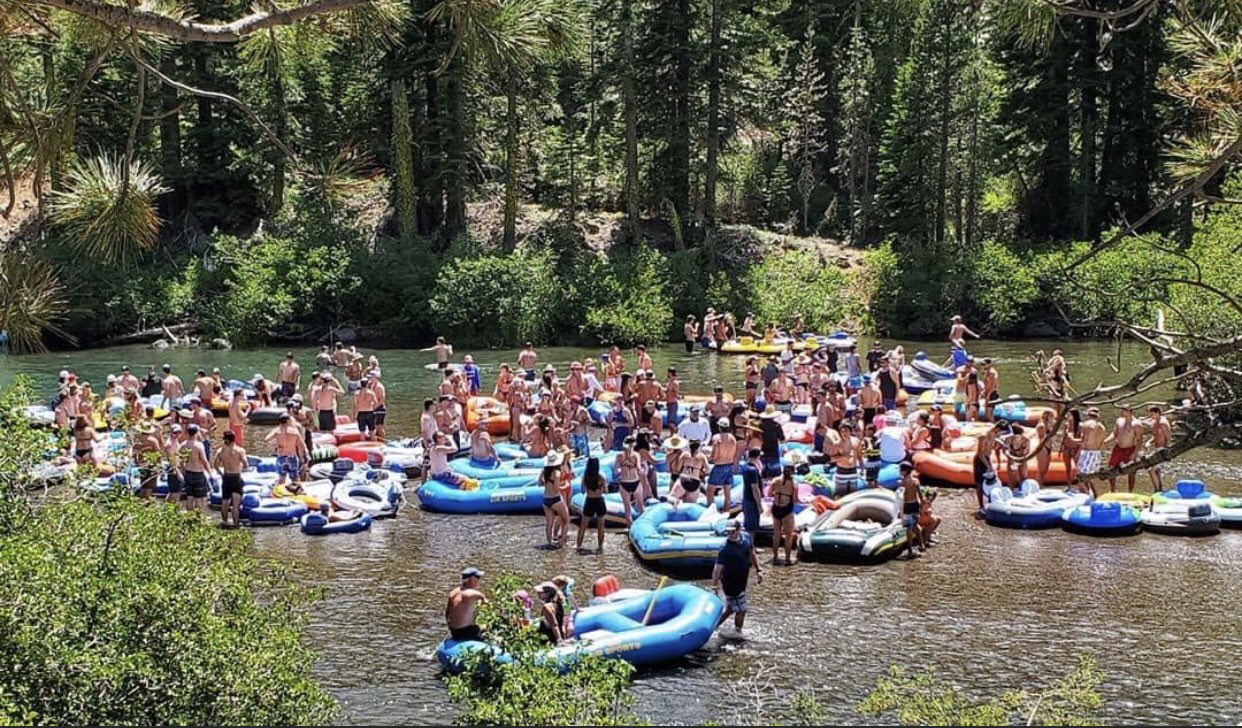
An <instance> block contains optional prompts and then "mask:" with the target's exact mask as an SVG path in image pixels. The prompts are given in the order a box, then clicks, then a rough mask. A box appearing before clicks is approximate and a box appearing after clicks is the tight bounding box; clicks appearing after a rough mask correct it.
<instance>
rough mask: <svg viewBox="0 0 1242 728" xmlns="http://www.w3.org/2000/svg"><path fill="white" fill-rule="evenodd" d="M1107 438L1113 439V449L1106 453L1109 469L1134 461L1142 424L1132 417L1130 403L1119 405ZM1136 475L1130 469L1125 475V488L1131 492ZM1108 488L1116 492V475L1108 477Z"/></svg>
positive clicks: (1141, 439) (1141, 432)
mask: <svg viewBox="0 0 1242 728" xmlns="http://www.w3.org/2000/svg"><path fill="white" fill-rule="evenodd" d="M1108 439H1109V440H1112V441H1113V451H1112V452H1111V453H1109V455H1108V468H1109V470H1112V469H1113V468H1117V467H1121V466H1122V465H1126V464H1128V463H1131V462H1134V453H1135V451H1137V450H1138V446H1139V443H1141V442H1142V441H1143V426H1142V425H1140V424H1139V423H1138V422H1137V421H1136V420H1135V419H1134V412H1133V411H1132V410H1131V409H1130V405H1128V404H1123V405H1121V416H1120V417H1118V418H1117V422H1116V423H1114V424H1113V432H1112V434H1111V435H1109V437H1108ZM1106 442H1107V440H1106ZM1137 475H1138V473H1137V472H1133V471H1132V472H1131V473H1130V474H1129V475H1127V476H1126V490H1128V491H1129V492H1131V493H1133V492H1134V478H1135V476H1137ZM1108 490H1109V492H1111V493H1115V492H1117V476H1115V475H1114V476H1111V477H1109V479H1108Z"/></svg>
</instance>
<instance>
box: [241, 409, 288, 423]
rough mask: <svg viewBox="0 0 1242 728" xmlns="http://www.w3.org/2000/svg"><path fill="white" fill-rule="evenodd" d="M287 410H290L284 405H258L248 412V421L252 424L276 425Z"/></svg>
mask: <svg viewBox="0 0 1242 728" xmlns="http://www.w3.org/2000/svg"><path fill="white" fill-rule="evenodd" d="M286 412H288V410H286V409H285V408H284V407H256V408H254V409H252V410H250V412H249V413H247V414H246V422H249V423H250V424H252V425H275V424H277V423H279V422H280V416H281V415H283V414H285V413H286Z"/></svg>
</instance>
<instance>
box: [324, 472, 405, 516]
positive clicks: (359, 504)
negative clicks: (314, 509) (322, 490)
mask: <svg viewBox="0 0 1242 728" xmlns="http://www.w3.org/2000/svg"><path fill="white" fill-rule="evenodd" d="M373 472H376V473H383V471H373ZM385 475H387V474H385ZM404 493H405V488H404V486H403V485H402V484H401V483H398V482H396V480H395V479H389V478H387V477H385V478H384V479H382V480H379V481H375V480H356V479H353V478H347V479H345V480H342V481H341V482H340V483H337V484H336V486H335V487H334V488H333V489H332V504H333V505H335V506H336V507H337V508H340V509H342V510H346V511H361V512H363V513H366V514H367V515H369V516H371V517H372V518H393V517H394V516H396V515H397V511H398V510H399V509H400V508H401V502H402V500H403V498H402V495H403V494H404Z"/></svg>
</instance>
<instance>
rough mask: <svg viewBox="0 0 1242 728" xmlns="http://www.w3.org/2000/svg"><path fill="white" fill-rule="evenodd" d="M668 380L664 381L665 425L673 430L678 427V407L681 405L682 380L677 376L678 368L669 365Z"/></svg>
mask: <svg viewBox="0 0 1242 728" xmlns="http://www.w3.org/2000/svg"><path fill="white" fill-rule="evenodd" d="M666 373H667V375H668V380H667V381H666V382H664V412H665V414H666V415H667V416H666V417H665V425H666V426H667V427H668V429H670V430H673V429H675V428H676V427H677V408H678V407H679V406H680V405H681V380H680V379H678V378H677V369H676V368H675V367H669V368H668V371H667V372H666Z"/></svg>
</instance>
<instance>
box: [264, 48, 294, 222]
mask: <svg viewBox="0 0 1242 728" xmlns="http://www.w3.org/2000/svg"><path fill="white" fill-rule="evenodd" d="M268 32H269V33H272V34H273V36H274V35H275V31H272V30H269V31H268ZM272 45H273V46H275V45H276V42H275V38H274V37H273V39H272ZM276 53H277V54H279V53H280V51H276ZM268 75H269V81H270V83H271V92H272V102H273V108H272V113H273V114H274V115H275V116H276V119H275V120H274V123H273V129H274V130H275V132H276V136H277V137H278V138H280V139H284V140H288V138H289V114H288V110H287V109H286V107H285V82H284V79H283V78H281V76H280V61H279V55H278V56H277V58H276V59H273V60H272V61H271V62H269V63H268ZM285 163H286V160H285V154H284V152H282V151H281V150H280V149H279V148H278V147H277V148H273V149H272V193H271V194H272V196H271V202H270V205H269V209H268V214H269V215H275V214H276V213H277V212H280V208H282V207H284V206H285Z"/></svg>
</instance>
